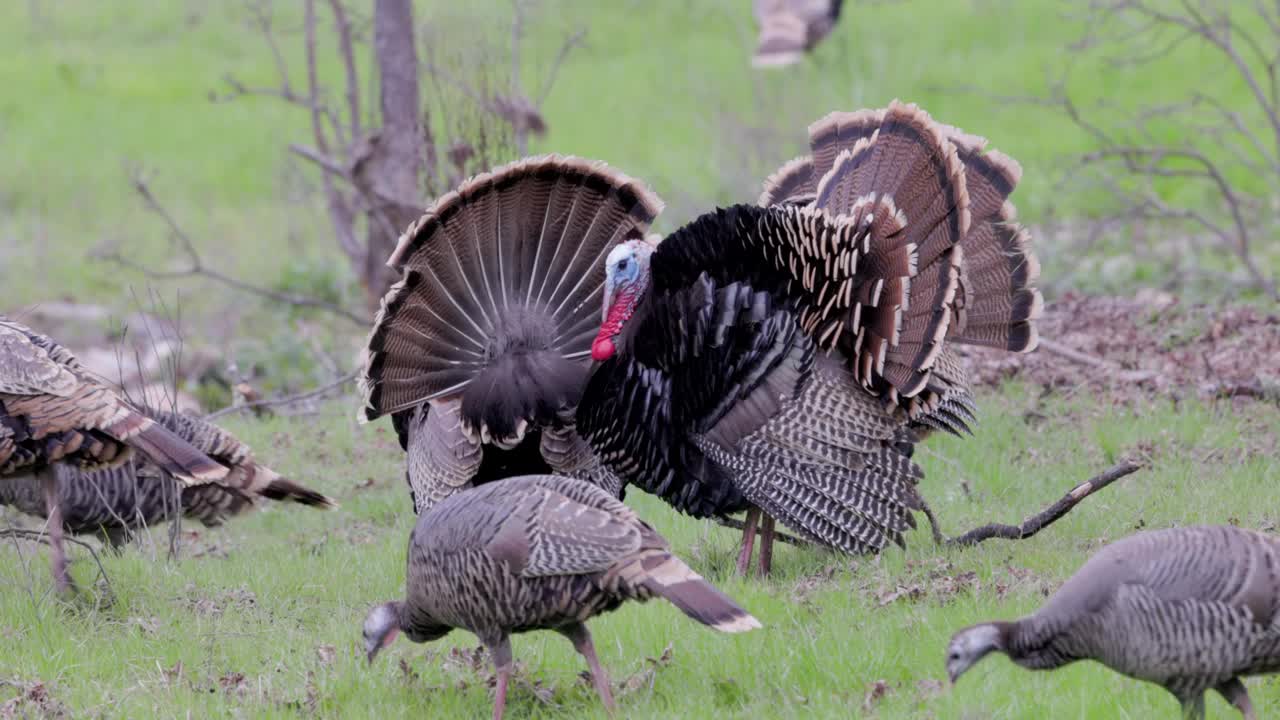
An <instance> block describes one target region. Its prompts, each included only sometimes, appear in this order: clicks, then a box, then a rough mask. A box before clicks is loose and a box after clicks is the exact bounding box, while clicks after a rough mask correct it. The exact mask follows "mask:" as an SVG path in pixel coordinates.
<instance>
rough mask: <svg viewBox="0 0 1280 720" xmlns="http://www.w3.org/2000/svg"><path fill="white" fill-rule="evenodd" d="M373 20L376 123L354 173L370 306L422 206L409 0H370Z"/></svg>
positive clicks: (419, 127) (415, 53) (386, 282)
mask: <svg viewBox="0 0 1280 720" xmlns="http://www.w3.org/2000/svg"><path fill="white" fill-rule="evenodd" d="M373 22H374V54H375V56H376V61H377V64H378V97H379V105H380V107H381V111H382V128H381V130H380V131H378V132H377V133H376V134H375V135H374V136H373V137H371V138H370V139H369V146H368V147H367V148H365V151H366V152H367V155H366V156H365V157H364V158H362V161H361V162H358V164H357V170H356V174H357V177H358V180H357V181H358V182H360V184H361V185H362V186H363V187H365V188H366V189H367V191H368V196H369V197H368V199H369V201H370V202H371V203H372V205H373V207H372V208H371V209H370V211H369V212H368V217H367V220H368V227H367V243H366V254H365V267H364V268H363V270H364V272H363V276H364V279H365V287H366V289H367V290H368V293H369V301H370V306H371V307H372V308H374V309H376V308H377V307H378V303H379V301H380V300H381V299H382V296H383V295H384V294H385V293H386V291H387V288H389V287H390V286H391V284H392V283H393V282H395V281H396V279H397V278H396V276H395V273H393V272H392V271H391V269H390V268H388V267H387V266H386V262H387V259H388V258H389V257H390V256H391V252H392V251H393V250H394V249H395V246H396V241H397V240H398V238H399V235H400V233H401V232H403V231H404V229H405V228H406V227H408V225H409V224H410V223H412V222H413V221H414V220H416V219H418V216H419V215H420V214H421V213H422V210H423V202H422V198H421V190H420V187H421V186H420V184H419V179H420V178H421V175H422V171H423V148H422V102H421V98H420V95H419V83H418V50H417V45H416V42H415V39H414V28H415V26H414V24H413V2H412V0H376V2H375V5H374V18H373ZM361 176H362V177H361Z"/></svg>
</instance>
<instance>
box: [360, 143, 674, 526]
mask: <svg viewBox="0 0 1280 720" xmlns="http://www.w3.org/2000/svg"><path fill="white" fill-rule="evenodd" d="M661 209H662V201H661V200H659V199H658V198H657V196H655V195H654V194H653V193H651V192H649V191H648V190H647V189H645V188H644V187H643V186H641V185H640V184H639V183H637V182H635V181H633V180H631V179H630V178H628V177H626V176H625V175H622V174H621V173H618V172H615V171H613V170H611V169H610V168H608V167H607V166H605V165H604V164H603V163H591V162H587V161H584V160H579V159H576V158H567V157H557V156H547V157H536V158H529V159H526V160H522V161H519V162H516V163H513V164H510V165H507V166H504V167H501V168H498V169H495V170H493V171H492V172H488V173H484V174H481V175H479V176H477V177H474V178H472V179H470V180H468V181H466V182H464V183H463V184H462V185H461V186H460V187H458V188H457V189H456V190H454V191H453V192H450V193H448V194H446V195H444V196H443V197H441V198H440V199H439V200H437V201H436V202H435V204H434V205H432V206H431V207H430V208H429V209H428V210H427V212H426V214H424V215H423V216H422V218H421V219H420V220H418V222H416V223H414V224H413V225H412V226H411V227H410V228H409V229H408V230H407V231H406V232H405V233H404V235H403V236H402V237H401V239H400V243H399V245H398V247H397V248H396V250H395V253H394V254H393V255H392V256H391V259H390V260H389V261H388V264H389V265H391V266H392V267H394V268H397V269H400V270H401V271H402V272H403V278H402V279H401V281H400V282H399V283H397V284H396V285H395V286H394V287H393V288H392V289H391V290H390V291H389V292H388V293H387V296H386V297H385V298H384V299H383V302H382V309H381V310H380V312H379V313H378V317H377V319H376V321H375V323H374V327H373V330H372V332H371V333H370V336H369V341H368V346H367V347H366V349H365V361H364V373H363V375H362V377H361V387H362V389H363V391H364V393H365V407H364V409H363V412H362V414H361V420H362V421H368V420H373V419H375V418H377V417H379V416H381V415H384V414H388V413H389V414H391V416H392V421H393V423H394V426H395V429H396V432H397V434H398V435H399V438H400V444H401V447H402V448H404V449H405V450H406V451H407V457H406V469H407V473H406V474H407V476H408V481H409V486H410V489H411V492H412V495H413V500H414V508H415V510H416V511H417V512H419V513H420V512H422V511H424V510H426V509H427V508H429V507H431V506H432V505H434V504H436V503H437V502H439V501H440V500H442V499H444V498H445V497H448V496H449V495H450V494H452V493H454V492H457V491H458V490H460V489H464V488H467V487H470V486H472V485H478V484H482V483H485V482H489V481H492V480H495V479H499V478H504V477H510V476H512V475H521V474H532V473H545V472H556V473H558V474H562V475H569V476H571V477H576V478H579V479H582V480H586V481H589V482H593V483H595V484H597V485H600V486H602V487H605V488H606V489H608V490H609V491H610V492H611V493H613V494H614V495H615V496H616V495H618V494H619V492H620V491H621V484H620V482H619V480H618V478H617V477H616V476H615V475H614V474H613V473H612V472H610V471H609V470H608V469H606V468H604V467H603V466H602V465H601V464H600V462H599V460H597V458H596V457H595V456H594V455H593V454H592V452H591V450H590V448H589V447H588V446H587V445H586V443H585V442H584V441H583V440H582V438H580V437H579V436H578V435H577V433H576V432H574V430H573V409H574V406H575V405H576V403H577V400H578V396H579V394H580V393H581V391H582V387H583V384H584V383H585V380H586V375H587V371H588V362H589V361H588V358H587V356H588V355H589V353H590V350H591V339H592V337H593V336H594V335H595V331H596V328H597V326H598V325H599V322H600V320H599V303H600V298H601V287H602V285H603V283H604V265H603V261H604V258H605V256H606V255H607V254H608V253H609V251H610V250H611V249H613V247H614V246H616V245H617V244H618V243H619V242H621V241H623V240H626V239H634V238H639V237H643V235H644V232H645V231H646V230H647V228H648V226H649V223H650V222H651V221H652V220H653V219H654V217H656V216H657V214H658V212H659V211H660V210H661Z"/></svg>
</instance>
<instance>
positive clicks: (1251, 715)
mask: <svg viewBox="0 0 1280 720" xmlns="http://www.w3.org/2000/svg"><path fill="white" fill-rule="evenodd" d="M1214 690H1217V691H1218V694H1220V695H1222V697H1223V698H1224V699H1225V700H1226V701H1227V702H1229V703H1231V704H1232V705H1233V706H1235V709H1237V710H1239V711H1240V714H1241V715H1243V716H1244V720H1258V715H1257V713H1255V712H1254V710H1253V701H1252V700H1250V699H1249V691H1248V690H1246V689H1245V687H1244V683H1242V682H1240V678H1231V679H1230V680H1228V681H1226V682H1224V683H1222V684H1221V685H1218V686H1217V687H1215V688H1214Z"/></svg>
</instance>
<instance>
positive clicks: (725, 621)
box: [638, 550, 761, 633]
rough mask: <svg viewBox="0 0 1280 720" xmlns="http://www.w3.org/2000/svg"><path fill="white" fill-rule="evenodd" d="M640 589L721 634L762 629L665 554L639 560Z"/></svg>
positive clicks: (685, 566) (722, 594)
mask: <svg viewBox="0 0 1280 720" xmlns="http://www.w3.org/2000/svg"><path fill="white" fill-rule="evenodd" d="M639 564H640V569H641V572H642V576H641V578H640V581H639V583H638V584H639V585H641V586H643V587H644V588H646V589H647V590H649V592H651V593H653V594H654V595H660V596H662V597H664V598H666V599H667V601H668V602H670V603H671V604H672V605H675V606H676V607H678V608H680V611H681V612H683V613H684V614H685V615H688V616H689V617H691V618H693V619H694V620H697V621H698V622H700V623H702V624H703V625H706V626H707V627H710V628H711V629H713V630H719V631H720V632H724V633H739V632H746V631H748V630H755V629H758V628H760V627H761V625H760V621H759V620H757V619H755V617H753V616H752V615H751V613H749V612H747V611H746V610H743V609H742V607H741V606H740V605H738V603H736V602H734V601H733V599H732V598H730V597H729V596H728V595H725V594H724V593H722V592H720V590H719V589H717V588H716V587H715V586H714V585H712V584H711V583H709V582H707V581H706V580H705V579H703V577H702V576H701V575H699V574H698V573H696V572H694V571H693V569H692V568H690V567H689V566H688V565H686V564H685V563H684V561H682V560H681V559H680V558H678V557H676V556H675V555H672V554H671V553H669V552H666V551H665V550H655V551H651V552H650V553H648V554H646V555H645V556H644V557H642V558H640V560H639Z"/></svg>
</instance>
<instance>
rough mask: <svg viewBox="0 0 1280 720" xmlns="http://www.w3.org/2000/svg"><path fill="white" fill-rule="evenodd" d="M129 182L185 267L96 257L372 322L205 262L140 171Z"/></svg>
mask: <svg viewBox="0 0 1280 720" xmlns="http://www.w3.org/2000/svg"><path fill="white" fill-rule="evenodd" d="M132 184H133V189H134V191H136V192H137V193H138V196H139V197H141V198H142V202H143V204H144V205H145V206H146V208H147V210H149V211H151V212H152V213H154V214H155V215H156V216H158V217H159V218H160V219H161V220H163V221H164V223H165V225H167V226H168V228H169V237H170V241H171V242H172V243H173V244H174V245H175V246H176V247H177V249H178V250H179V252H181V254H182V255H184V256H185V258H186V261H187V267H186V268H184V269H182V270H157V269H155V268H151V267H147V266H146V265H143V264H141V263H138V262H136V261H134V260H132V259H130V258H127V257H125V256H124V255H122V254H120V253H118V252H105V253H99V254H98V257H100V258H101V259H103V260H107V261H109V262H114V263H116V264H118V265H122V266H124V267H128V268H130V269H133V270H137V271H138V272H141V273H142V274H144V275H146V276H147V277H149V278H152V279H156V280H174V279H179V278H187V277H196V276H199V277H206V278H209V279H210V280H213V281H215V282H218V283H220V284H223V285H226V286H228V287H232V288H235V289H237V290H243V291H245V292H248V293H252V294H254V295H258V296H259V297H264V298H267V299H268V300H274V301H276V302H281V303H286V304H289V305H295V306H298V307H307V308H313V309H316V310H323V311H325V312H328V313H332V314H334V315H337V316H338V317H341V318H345V319H347V320H349V321H351V322H352V323H354V324H356V325H358V326H360V327H367V326H368V325H369V323H370V322H371V319H370V318H368V317H365V316H362V315H358V314H356V313H354V312H352V311H350V310H348V309H346V308H344V307H341V306H339V305H334V304H333V303H330V302H326V301H324V300H320V299H318V298H313V297H307V296H305V295H297V294H295V293H287V292H281V291H279V290H273V289H271V288H264V287H259V286H257V285H253V284H251V283H247V282H244V281H243V280H240V279H239V278H235V277H232V276H231V275H227V274H226V273H224V272H222V271H220V270H216V269H214V268H211V267H209V266H207V265H206V264H205V262H204V259H203V258H202V257H201V255H200V252H199V251H198V250H197V249H196V246H195V243H194V242H193V241H192V240H191V236H190V235H188V234H187V232H186V230H184V229H183V228H182V226H181V225H180V224H179V223H178V221H177V220H176V219H175V218H174V217H173V215H172V214H171V213H170V212H169V210H168V208H166V207H165V206H164V205H162V204H161V203H160V201H159V200H157V199H156V196H155V195H154V194H153V193H152V192H151V187H150V185H148V184H147V181H146V180H145V179H143V178H142V176H141V175H134V177H133V179H132Z"/></svg>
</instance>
